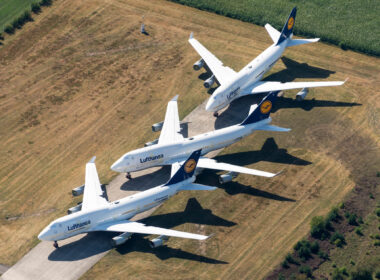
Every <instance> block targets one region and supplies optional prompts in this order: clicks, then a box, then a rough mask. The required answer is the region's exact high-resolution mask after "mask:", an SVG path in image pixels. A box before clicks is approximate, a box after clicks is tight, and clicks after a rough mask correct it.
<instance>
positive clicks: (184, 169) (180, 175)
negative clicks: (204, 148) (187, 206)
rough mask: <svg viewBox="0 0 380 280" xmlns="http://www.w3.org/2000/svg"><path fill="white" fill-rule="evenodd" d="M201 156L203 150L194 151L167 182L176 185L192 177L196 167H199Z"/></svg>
mask: <svg viewBox="0 0 380 280" xmlns="http://www.w3.org/2000/svg"><path fill="white" fill-rule="evenodd" d="M200 156H201V150H197V151H195V152H193V153H192V154H191V155H190V157H189V158H188V159H187V160H186V161H185V162H184V163H183V164H182V166H181V168H180V169H178V171H177V172H176V173H175V174H174V175H173V177H171V178H170V180H169V181H168V182H167V183H166V184H165V185H166V186H168V185H174V184H177V183H179V182H182V181H184V180H186V179H189V178H191V177H192V176H193V175H194V172H195V169H196V168H197V164H198V160H199V157H200Z"/></svg>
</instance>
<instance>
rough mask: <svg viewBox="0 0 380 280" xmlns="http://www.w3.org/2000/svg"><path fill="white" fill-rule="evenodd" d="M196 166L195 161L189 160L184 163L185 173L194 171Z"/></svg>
mask: <svg viewBox="0 0 380 280" xmlns="http://www.w3.org/2000/svg"><path fill="white" fill-rule="evenodd" d="M196 165H197V163H196V162H195V160H193V159H189V160H188V161H187V162H186V163H185V172H186V173H190V172H192V171H193V170H194V169H195V166H196Z"/></svg>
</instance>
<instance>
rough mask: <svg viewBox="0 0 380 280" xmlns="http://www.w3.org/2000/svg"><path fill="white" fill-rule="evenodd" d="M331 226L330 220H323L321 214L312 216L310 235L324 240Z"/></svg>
mask: <svg viewBox="0 0 380 280" xmlns="http://www.w3.org/2000/svg"><path fill="white" fill-rule="evenodd" d="M330 228H331V224H330V221H328V220H327V219H326V220H325V219H324V218H323V217H322V216H316V217H313V219H312V220H311V231H310V233H311V236H313V237H314V238H317V239H320V240H324V239H326V238H328V237H329V235H330V233H329V229H330Z"/></svg>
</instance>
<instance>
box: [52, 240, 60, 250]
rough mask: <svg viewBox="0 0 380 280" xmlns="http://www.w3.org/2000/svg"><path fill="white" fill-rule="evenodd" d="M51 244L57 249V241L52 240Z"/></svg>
mask: <svg viewBox="0 0 380 280" xmlns="http://www.w3.org/2000/svg"><path fill="white" fill-rule="evenodd" d="M53 246H54V248H55V249H58V248H59V246H58V242H57V241H54V243H53Z"/></svg>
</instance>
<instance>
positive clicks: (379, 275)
mask: <svg viewBox="0 0 380 280" xmlns="http://www.w3.org/2000/svg"><path fill="white" fill-rule="evenodd" d="M375 277H376V279H380V270H378V271H376V273H375Z"/></svg>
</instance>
